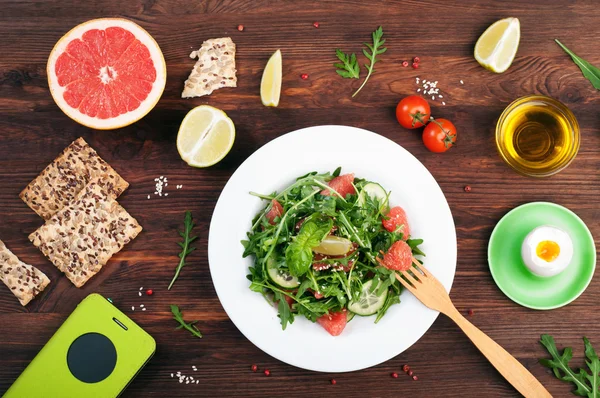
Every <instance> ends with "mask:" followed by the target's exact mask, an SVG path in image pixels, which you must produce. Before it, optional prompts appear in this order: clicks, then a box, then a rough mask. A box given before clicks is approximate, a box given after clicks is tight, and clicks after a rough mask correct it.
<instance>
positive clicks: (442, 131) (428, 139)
mask: <svg viewBox="0 0 600 398" xmlns="http://www.w3.org/2000/svg"><path fill="white" fill-rule="evenodd" d="M423 143H424V144H425V146H426V147H427V149H429V150H430V151H431V152H438V153H439V152H446V151H447V150H448V149H450V148H452V145H454V143H456V127H454V125H453V124H452V123H451V122H450V121H449V120H446V119H435V120H434V121H431V122H429V124H428V125H427V126H425V129H424V130H423Z"/></svg>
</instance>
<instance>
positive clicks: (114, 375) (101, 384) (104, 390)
mask: <svg viewBox="0 0 600 398" xmlns="http://www.w3.org/2000/svg"><path fill="white" fill-rule="evenodd" d="M155 350H156V342H155V341H154V339H153V338H152V336H150V335H149V334H148V333H146V332H145V331H144V330H143V329H142V328H140V327H139V326H138V325H136V324H135V323H134V322H133V321H132V320H131V319H129V318H128V317H127V316H126V315H125V314H123V313H122V312H121V311H119V310H118V309H117V307H115V306H114V305H112V304H111V303H110V302H109V301H108V300H107V299H105V298H104V297H102V296H101V295H99V294H90V295H89V296H87V297H86V298H85V299H84V300H83V301H82V302H81V303H79V305H78V306H77V308H76V309H75V311H73V313H72V314H71V315H70V316H69V317H68V318H67V320H66V321H65V322H64V323H63V324H62V326H61V327H60V328H59V329H58V331H57V332H56V333H55V334H54V336H52V338H51V339H50V341H48V343H46V345H45V346H44V347H43V348H42V350H41V351H40V352H39V353H38V354H37V355H36V357H35V358H34V359H33V361H31V363H30V364H29V366H27V368H26V369H25V370H24V371H23V373H22V374H21V375H20V376H19V378H18V379H17V380H16V381H15V382H14V383H13V385H12V386H11V387H10V388H9V390H8V391H7V392H6V394H5V395H4V397H5V398H23V397H49V398H50V397H60V398H68V397H77V398H79V397H102V398H105V397H117V396H119V395H120V394H121V393H122V392H123V390H125V388H126V387H127V385H128V384H129V383H130V382H131V380H133V378H134V377H135V376H136V375H137V373H138V372H139V371H140V370H141V369H142V368H143V367H144V365H145V364H146V363H147V362H148V361H149V360H150V358H152V355H154V352H155Z"/></svg>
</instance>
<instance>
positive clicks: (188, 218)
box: [167, 211, 198, 290]
mask: <svg viewBox="0 0 600 398" xmlns="http://www.w3.org/2000/svg"><path fill="white" fill-rule="evenodd" d="M195 225H196V224H195V223H194V220H193V218H192V212H190V211H186V212H185V217H184V219H183V231H179V235H180V236H181V237H182V238H183V242H177V244H178V245H179V246H180V247H181V252H180V253H179V264H177V267H176V268H175V275H174V276H173V279H172V280H171V283H169V287H168V289H167V290H171V287H172V286H173V283H175V281H176V280H177V278H179V273H180V272H181V269H182V268H183V267H185V258H186V257H187V255H188V254H190V253H191V252H193V251H194V250H196V248H195V247H191V246H190V244H191V243H192V242H193V241H195V240H196V239H198V237H197V236H192V228H194V226H195Z"/></svg>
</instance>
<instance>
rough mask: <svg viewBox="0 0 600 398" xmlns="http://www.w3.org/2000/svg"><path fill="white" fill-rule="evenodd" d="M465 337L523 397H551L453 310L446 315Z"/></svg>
mask: <svg viewBox="0 0 600 398" xmlns="http://www.w3.org/2000/svg"><path fill="white" fill-rule="evenodd" d="M446 315H448V317H450V318H451V319H452V320H453V321H454V322H455V323H456V324H457V325H458V326H459V327H460V328H461V329H462V331H463V332H464V333H465V334H466V335H467V337H468V338H469V339H471V341H472V342H473V344H475V346H476V347H477V348H478V349H479V351H481V353H482V354H483V355H485V357H486V358H487V359H488V361H490V363H491V364H492V365H494V367H495V368H496V369H497V370H498V372H500V374H501V375H502V376H504V378H505V379H506V380H507V381H508V382H509V383H510V384H512V385H513V387H515V388H516V389H517V391H519V392H520V393H521V394H523V396H524V397H526V398H529V397H532V398H540V397H552V395H551V394H550V393H549V392H548V390H546V389H545V388H544V386H543V385H542V384H541V383H540V382H539V381H538V380H537V379H536V378H535V377H534V376H533V375H532V374H531V373H530V372H529V371H528V370H527V369H526V368H525V366H523V365H521V363H520V362H519V361H517V360H516V359H515V357H513V356H512V355H510V354H509V353H508V351H506V350H505V349H504V348H502V347H501V346H500V345H499V344H498V343H496V342H495V341H494V340H492V339H491V338H489V337H488V336H487V335H486V334H485V333H483V332H482V331H481V330H479V329H478V328H477V327H476V326H475V325H473V324H472V323H471V322H469V321H467V320H466V319H465V317H464V316H462V315H461V314H460V313H459V312H458V311H457V310H456V309H455V308H453V311H451V312H450V313H448V314H446Z"/></svg>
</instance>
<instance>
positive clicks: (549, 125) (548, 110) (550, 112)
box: [496, 95, 579, 177]
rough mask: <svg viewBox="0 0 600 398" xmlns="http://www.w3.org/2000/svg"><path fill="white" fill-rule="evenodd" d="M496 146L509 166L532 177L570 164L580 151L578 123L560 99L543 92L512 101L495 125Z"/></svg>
mask: <svg viewBox="0 0 600 398" xmlns="http://www.w3.org/2000/svg"><path fill="white" fill-rule="evenodd" d="M496 146H497V147H498V152H499V153H500V156H501V157H502V159H504V161H505V162H506V163H508V165H509V166H511V167H512V168H513V169H515V170H516V171H518V172H519V173H521V174H525V175H527V176H531V177H547V176H551V175H553V174H556V173H558V172H559V171H561V170H562V169H564V168H565V167H567V166H568V165H569V164H570V163H571V161H572V160H573V159H574V158H575V156H576V155H577V151H579V124H578V123H577V120H576V119H575V116H574V115H573V113H572V112H571V111H570V110H569V108H567V107H566V106H565V105H564V104H563V103H561V102H560V101H557V100H555V99H554V98H550V97H546V96H543V95H530V96H526V97H522V98H519V99H517V100H516V101H514V102H513V103H512V104H510V105H509V106H508V107H507V108H506V109H505V110H504V112H502V115H501V116H500V119H499V120H498V124H497V125H496Z"/></svg>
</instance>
